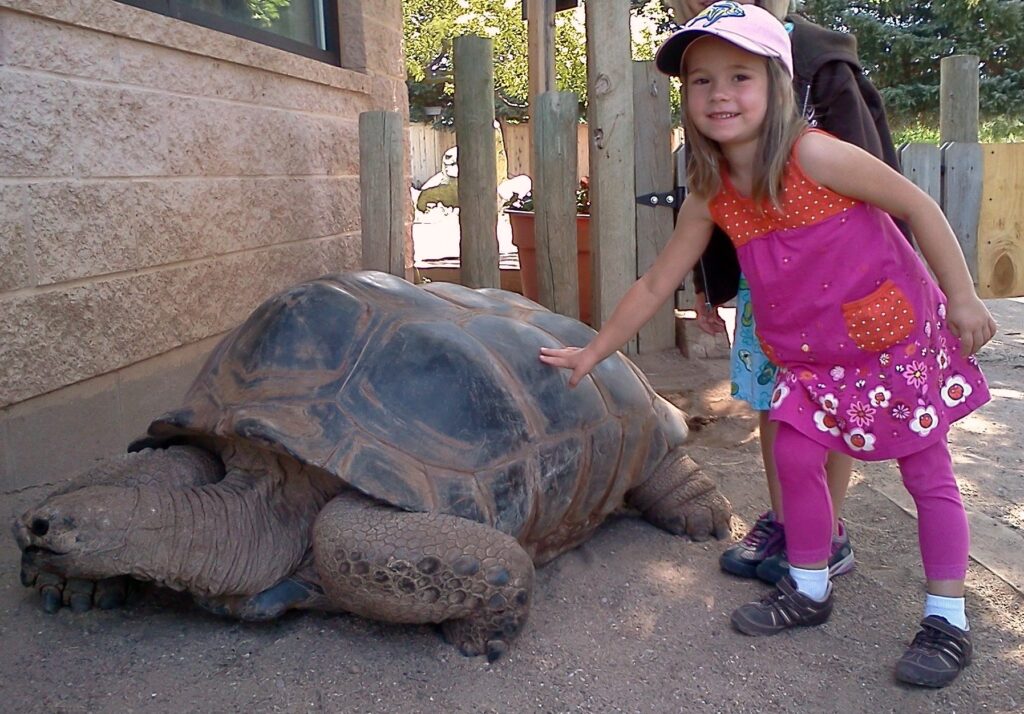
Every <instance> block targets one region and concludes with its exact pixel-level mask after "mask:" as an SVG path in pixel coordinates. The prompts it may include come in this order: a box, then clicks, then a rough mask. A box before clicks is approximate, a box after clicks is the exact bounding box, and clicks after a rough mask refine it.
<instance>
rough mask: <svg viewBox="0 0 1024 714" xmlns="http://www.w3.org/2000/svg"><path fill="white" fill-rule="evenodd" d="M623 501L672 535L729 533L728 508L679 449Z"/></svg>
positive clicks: (697, 536) (718, 535)
mask: <svg viewBox="0 0 1024 714" xmlns="http://www.w3.org/2000/svg"><path fill="white" fill-rule="evenodd" d="M626 502H627V503H628V504H629V505H630V506H632V507H633V508H636V509H637V510H639V511H640V512H641V513H642V514H643V516H644V518H646V519H647V520H648V521H650V522H651V523H653V524H654V525H656V526H658V527H659V528H663V529H665V530H667V531H668V532H669V533H672V534H674V535H688V536H690V537H691V538H693V539H694V540H705V539H707V538H708V537H710V536H712V535H714V536H715V537H716V538H724V537H725V536H727V535H728V534H729V521H730V518H731V515H732V506H731V505H730V504H729V501H728V500H727V499H726V498H725V496H723V495H722V493H721V492H720V491H719V490H718V487H717V486H716V485H715V483H714V482H713V481H712V480H711V479H710V478H708V476H707V475H706V474H704V473H703V472H702V471H701V468H700V466H698V465H697V463H696V462H695V461H694V460H693V459H691V458H690V457H689V456H687V455H686V454H685V453H684V452H683V450H682V449H676V450H674V451H671V452H669V453H668V454H667V455H666V456H665V458H664V459H663V460H662V462H661V464H659V465H658V468H657V469H656V470H655V472H654V474H653V475H652V476H651V477H650V478H649V479H647V480H646V481H644V482H643V483H642V484H640V485H639V486H637V487H635V488H633V489H632V490H631V491H630V492H629V493H627V494H626Z"/></svg>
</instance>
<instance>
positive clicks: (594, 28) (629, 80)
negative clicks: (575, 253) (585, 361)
mask: <svg viewBox="0 0 1024 714" xmlns="http://www.w3.org/2000/svg"><path fill="white" fill-rule="evenodd" d="M585 7H586V24H587V96H588V97H589V103H588V110H587V123H588V128H589V132H590V134H589V136H590V140H589V146H590V198H591V209H590V216H591V219H590V245H591V251H592V255H593V257H594V269H593V271H592V273H591V274H592V276H593V284H594V326H595V327H600V326H601V325H603V324H604V323H605V322H606V321H607V320H608V318H610V317H611V315H612V311H613V310H614V309H615V305H616V304H617V303H618V301H619V300H620V299H621V298H622V296H623V295H625V293H626V291H627V290H628V289H629V287H630V286H631V285H632V284H633V282H634V281H635V280H636V212H635V210H634V208H633V207H634V205H635V196H636V182H635V178H634V176H633V172H634V164H635V156H634V151H633V70H632V62H631V61H630V51H631V50H630V32H629V5H628V3H620V2H610V3H597V2H589V3H586V6H585ZM623 350H624V351H625V352H626V353H627V354H635V353H636V338H635V337H634V338H632V339H631V340H629V342H627V343H626V345H624V346H623Z"/></svg>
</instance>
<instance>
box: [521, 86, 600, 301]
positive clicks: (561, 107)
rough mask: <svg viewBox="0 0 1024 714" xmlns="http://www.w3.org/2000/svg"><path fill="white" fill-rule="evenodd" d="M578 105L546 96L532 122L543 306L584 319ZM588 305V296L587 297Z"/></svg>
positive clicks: (562, 95) (559, 95) (563, 96)
mask: <svg viewBox="0 0 1024 714" xmlns="http://www.w3.org/2000/svg"><path fill="white" fill-rule="evenodd" d="M578 107H579V99H578V98H577V96H576V95H575V94H573V93H572V92H544V93H543V94H540V95H538V96H537V98H536V104H535V107H534V109H535V111H534V116H535V120H534V121H533V122H532V124H533V127H534V139H533V149H534V154H535V156H534V161H533V166H534V170H533V207H534V212H535V214H536V217H535V219H534V241H535V243H536V250H537V287H538V290H539V296H540V303H541V304H542V305H544V306H545V307H548V308H550V309H551V310H554V311H555V312H558V313H561V314H563V315H568V316H569V317H575V318H578V317H579V316H580V309H579V307H580V302H579V301H580V295H579V287H580V286H579V276H578V274H577V246H576V187H577V186H578V185H579V184H578V183H577V178H576V125H577V123H578V117H579V111H578ZM584 297H585V298H588V299H589V296H584Z"/></svg>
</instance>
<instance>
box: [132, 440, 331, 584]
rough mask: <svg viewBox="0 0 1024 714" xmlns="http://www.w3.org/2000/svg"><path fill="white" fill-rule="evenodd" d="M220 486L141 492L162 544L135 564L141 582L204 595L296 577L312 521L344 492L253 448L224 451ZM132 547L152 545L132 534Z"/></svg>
mask: <svg viewBox="0 0 1024 714" xmlns="http://www.w3.org/2000/svg"><path fill="white" fill-rule="evenodd" d="M222 456H223V458H224V461H225V465H226V467H227V473H226V475H225V477H224V479H223V480H221V481H219V482H218V483H215V484H209V485H205V486H200V487H195V488H186V489H163V488H159V489H158V488H150V489H143V490H141V493H140V503H139V509H138V512H139V513H153V514H156V516H155V517H156V518H157V520H158V523H157V524H151V525H147V524H144V523H140V524H139V526H138V527H139V528H143V529H146V528H150V527H153V525H155V526H156V531H155V532H157V533H160V534H161V537H160V542H159V543H158V544H156V547H155V548H152V549H149V550H148V552H147V553H138V554H136V557H135V558H134V559H133V560H134V561H135V562H136V563H139V564H140V565H139V572H137V573H133V575H136V576H137V577H140V578H143V579H146V580H153V581H156V582H158V583H160V584H162V585H165V586H167V587H170V588H173V589H175V590H187V591H188V592H190V593H193V594H195V595H199V596H219V595H253V594H256V593H258V592H261V591H262V590H265V589H266V588H268V587H270V586H272V585H274V584H275V583H276V582H278V581H279V580H280V579H281V578H283V577H285V576H286V575H288V574H289V573H291V572H293V571H294V570H295V569H296V568H297V567H298V566H299V564H300V563H301V562H302V560H303V558H304V557H305V556H306V554H307V552H308V550H309V547H310V531H311V528H312V525H313V521H314V520H315V519H316V516H317V514H318V513H319V512H320V509H321V508H322V507H323V505H324V504H325V503H326V502H327V501H328V500H330V499H331V498H333V497H334V496H335V495H336V494H337V493H338V492H339V491H340V490H341V488H342V486H341V484H340V482H338V481H337V479H334V478H332V477H330V476H329V475H328V474H325V473H324V472H322V471H320V470H319V469H314V468H311V467H308V466H304V465H302V464H300V463H298V462H297V461H295V460H294V459H291V458H289V457H286V456H282V455H278V454H273V453H271V452H267V451H263V450H260V449H254V448H251V447H250V448H233V449H232V448H229V449H227V450H226V451H225V452H224V453H223V454H222ZM127 540H128V542H129V543H149V544H150V545H152V544H153V541H152V539H149V538H135V537H133V536H132V534H129V537H128V539H127Z"/></svg>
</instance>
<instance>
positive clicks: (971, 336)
mask: <svg viewBox="0 0 1024 714" xmlns="http://www.w3.org/2000/svg"><path fill="white" fill-rule="evenodd" d="M948 307H949V314H948V322H949V331H950V332H952V333H953V334H954V335H956V336H957V337H959V338H960V354H961V356H963V357H966V356H967V355H972V354H974V353H975V352H977V351H978V350H980V349H981V348H982V346H983V345H984V344H985V343H986V342H988V341H989V340H991V339H992V337H993V335H995V334H996V321H995V320H993V319H992V315H991V314H990V313H989V311H988V308H987V307H985V303H983V302H982V301H981V299H980V298H979V297H978V296H977V295H974V294H971V295H969V296H967V297H966V298H965V299H962V300H952V299H951V300H950V301H949V306H948Z"/></svg>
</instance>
